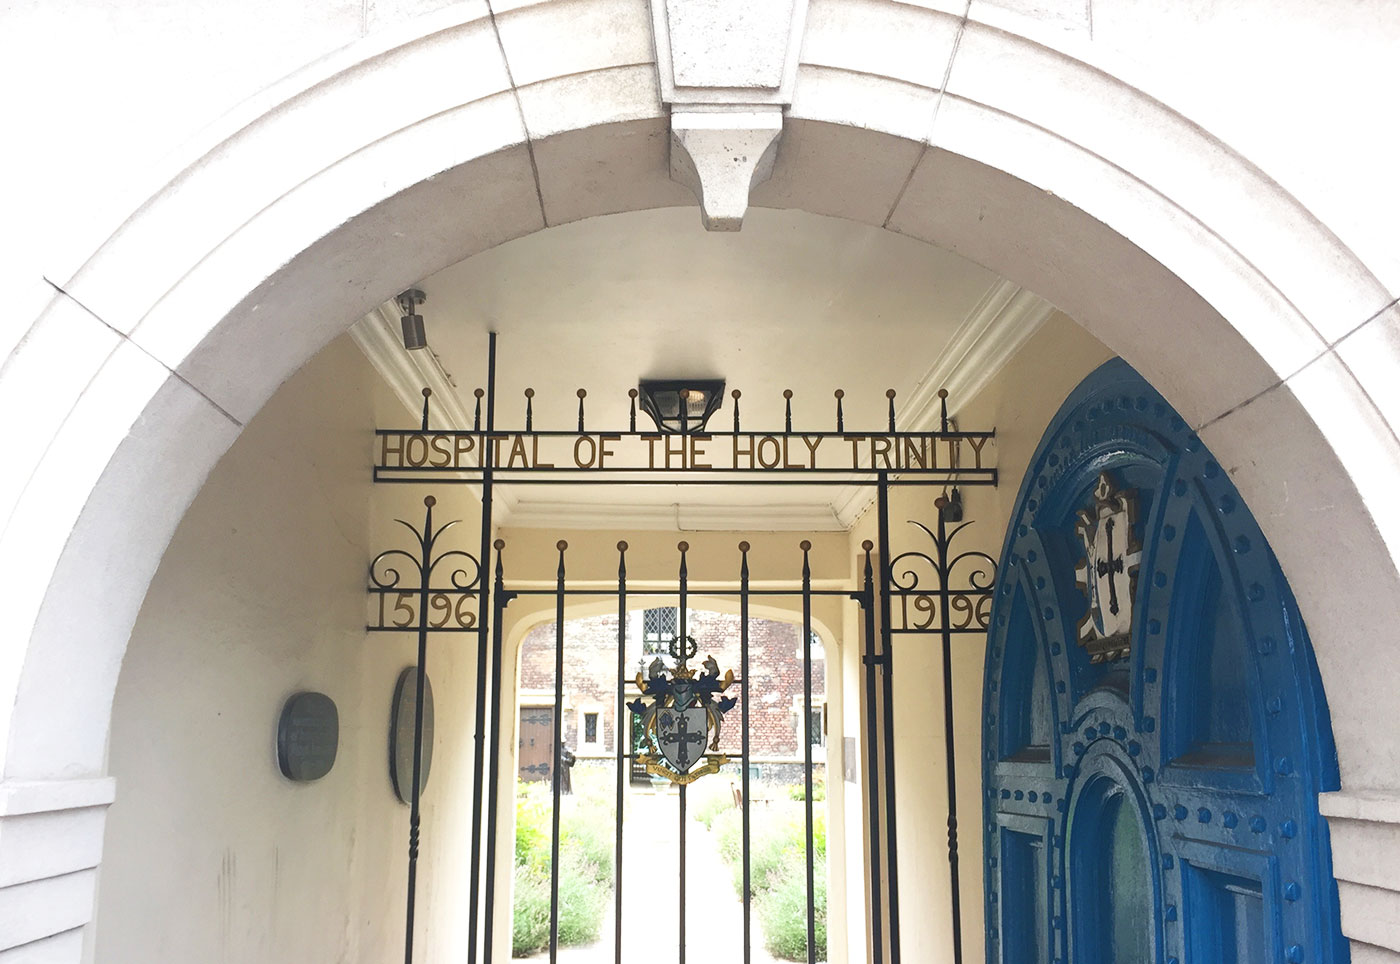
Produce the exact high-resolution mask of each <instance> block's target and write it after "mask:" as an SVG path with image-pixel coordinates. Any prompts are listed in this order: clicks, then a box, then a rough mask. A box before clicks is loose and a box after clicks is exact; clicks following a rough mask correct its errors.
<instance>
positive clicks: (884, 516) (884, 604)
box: [876, 485, 900, 964]
mask: <svg viewBox="0 0 1400 964" xmlns="http://www.w3.org/2000/svg"><path fill="white" fill-rule="evenodd" d="M876 503H877V514H878V516H879V519H878V525H879V539H880V657H881V665H880V680H881V695H882V697H883V703H884V733H883V736H884V739H883V741H882V742H883V743H884V749H885V754H884V756H885V853H886V854H888V856H889V860H888V863H887V867H888V875H889V895H888V896H889V899H888V907H889V914H890V916H889V935H890V964H899V961H900V946H899V851H898V847H899V833H898V822H897V818H896V815H895V772H894V678H893V672H894V637H893V635H892V634H891V633H890V596H889V593H888V592H886V590H887V589H888V587H889V586H890V584H891V582H892V580H891V577H890V559H891V556H890V499H889V488H888V486H886V485H881V486H880V489H879V492H878V494H877V497H876Z"/></svg>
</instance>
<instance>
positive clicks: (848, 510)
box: [832, 279, 1055, 528]
mask: <svg viewBox="0 0 1400 964" xmlns="http://www.w3.org/2000/svg"><path fill="white" fill-rule="evenodd" d="M1054 310H1055V306H1054V305H1052V304H1050V303H1049V302H1048V301H1046V300H1044V299H1043V298H1041V297H1039V296H1038V295H1034V294H1032V293H1031V292H1029V291H1027V290H1026V289H1025V288H1022V287H1021V286H1020V285H1017V284H1015V283H1013V282H1010V281H1006V280H1004V279H1002V280H998V281H996V282H995V283H994V284H993V285H992V286H991V287H990V288H988V289H987V291H986V293H985V294H984V295H983V296H982V298H981V300H980V301H978V303H977V304H976V305H975V306H974V307H973V309H972V311H970V312H968V315H967V317H966V318H964V319H963V322H962V324H961V325H959V326H958V329H957V331H955V332H953V337H952V338H950V339H948V344H947V346H946V347H944V349H943V350H942V351H941V352H939V353H938V357H937V358H936V359H934V362H933V365H932V366H930V367H929V370H928V371H927V372H925V373H924V376H923V377H922V378H920V379H919V383H918V385H917V386H915V388H914V391H913V393H912V394H911V395H910V396H909V399H908V401H906V402H905V403H904V404H903V405H902V406H901V407H900V409H899V411H898V413H897V415H898V423H899V425H900V428H901V430H902V431H906V432H924V431H932V430H934V429H935V428H936V427H937V426H938V422H939V417H940V415H941V408H940V405H939V398H938V390H939V389H940V388H946V389H947V390H948V415H949V416H950V417H952V416H954V415H956V414H957V411H958V407H959V406H961V405H964V404H966V403H967V402H968V401H970V400H971V399H973V398H975V397H977V394H978V393H979V392H981V391H982V389H984V388H986V387H987V385H988V383H989V382H991V381H992V379H993V378H995V377H996V376H997V373H998V372H1000V371H1001V369H1002V368H1003V367H1005V365H1006V363H1007V362H1008V361H1010V360H1011V358H1012V357H1013V356H1014V355H1015V354H1016V353H1017V352H1018V351H1020V350H1021V348H1022V347H1023V346H1024V345H1025V344H1026V342H1027V341H1029V340H1030V337H1031V335H1033V334H1035V332H1036V330H1037V329H1039V328H1040V326H1041V325H1043V324H1044V323H1045V321H1046V319H1047V318H1049V317H1050V315H1051V313H1052V312H1053V311H1054ZM871 491H872V490H871V489H870V488H868V487H857V486H852V487H850V488H849V489H842V490H840V491H839V492H838V493H837V498H836V499H833V500H832V504H833V506H834V507H835V511H836V517H837V518H838V519H840V520H841V523H842V525H843V526H844V527H846V528H850V527H851V526H852V525H854V524H855V522H856V520H857V519H859V518H860V517H861V516H862V515H863V514H864V513H865V510H866V509H867V508H869V506H870V504H871V502H872V501H873V496H872V494H871Z"/></svg>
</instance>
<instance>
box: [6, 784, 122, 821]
mask: <svg viewBox="0 0 1400 964" xmlns="http://www.w3.org/2000/svg"><path fill="white" fill-rule="evenodd" d="M116 787H117V782H116V780H114V779H112V778H111V777H93V778H90V779H84V780H42V781H37V780H36V781H12V782H5V783H0V817H7V816H9V817H12V816H19V815H20V814H27V813H49V812H53V811H57V810H78V809H81V808H83V807H105V806H107V805H108V804H110V803H111V802H112V800H113V799H115V797H116Z"/></svg>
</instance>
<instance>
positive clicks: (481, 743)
mask: <svg viewBox="0 0 1400 964" xmlns="http://www.w3.org/2000/svg"><path fill="white" fill-rule="evenodd" d="M486 379H487V383H488V384H490V385H495V384H496V333H495V332H494V331H493V332H490V333H489V334H488V335H487V343H486ZM495 424H496V396H495V394H494V393H493V394H492V395H491V397H490V398H488V399H487V400H486V431H487V432H491V431H493V430H494V428H495ZM427 428H428V396H426V395H425V396H424V397H423V429H424V431H427ZM493 473H494V470H493V469H492V467H491V466H489V465H488V466H486V467H485V468H484V470H483V472H482V477H481V556H480V559H481V568H480V576H479V578H478V581H479V582H480V584H481V585H480V589H479V592H480V596H479V599H478V601H477V612H479V613H483V614H484V613H486V612H489V611H490V605H491V584H490V582H489V581H487V579H486V573H487V571H488V570H489V569H490V567H491V489H492V477H493ZM477 622H478V627H477V629H478V632H477V643H476V721H475V723H476V726H475V730H474V732H473V736H472V740H473V743H474V745H475V752H474V753H473V754H472V854H471V883H470V885H469V888H468V890H469V893H470V896H471V904H470V908H469V910H468V912H467V964H476V948H477V927H478V924H479V918H478V911H479V908H480V903H481V890H480V888H481V825H482V820H481V790H482V780H483V779H484V777H485V771H486V766H485V764H486V752H485V751H486V672H487V666H486V664H487V649H486V647H487V644H488V642H489V627H488V626H487V625H486V621H485V620H482V619H478V620H477Z"/></svg>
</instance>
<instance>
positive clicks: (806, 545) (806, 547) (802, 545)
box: [797, 539, 812, 552]
mask: <svg viewBox="0 0 1400 964" xmlns="http://www.w3.org/2000/svg"><path fill="white" fill-rule="evenodd" d="M797 548H799V549H801V550H802V551H803V552H811V551H812V543H811V542H810V541H808V540H806V539H803V540H802V541H801V542H799V543H798V544H797Z"/></svg>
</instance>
